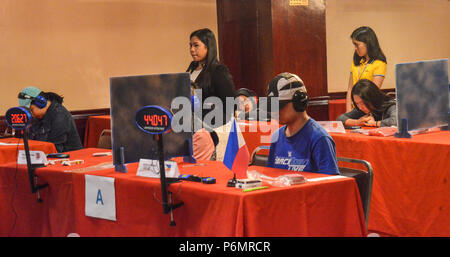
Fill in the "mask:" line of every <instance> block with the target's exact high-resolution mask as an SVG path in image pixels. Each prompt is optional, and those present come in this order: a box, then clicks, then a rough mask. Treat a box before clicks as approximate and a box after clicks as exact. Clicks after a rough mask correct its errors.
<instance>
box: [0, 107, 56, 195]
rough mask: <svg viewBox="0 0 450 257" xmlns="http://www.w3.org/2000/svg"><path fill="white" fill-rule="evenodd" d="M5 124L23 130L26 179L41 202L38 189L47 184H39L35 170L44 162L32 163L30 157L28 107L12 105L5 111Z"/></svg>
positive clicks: (29, 117) (29, 113) (30, 117)
mask: <svg viewBox="0 0 450 257" xmlns="http://www.w3.org/2000/svg"><path fill="white" fill-rule="evenodd" d="M5 118H6V124H8V126H9V127H11V128H12V129H14V130H17V131H23V133H22V134H23V135H22V138H23V145H24V148H25V158H26V161H27V170H28V179H29V181H30V187H31V193H33V194H34V193H37V201H38V202H39V203H40V202H42V199H41V196H40V194H39V190H40V189H42V188H45V187H47V186H48V184H47V183H46V184H43V185H39V184H38V180H37V178H38V177H37V176H36V175H35V170H36V169H37V168H40V167H44V166H45V165H44V164H32V163H31V157H30V147H29V145H28V128H29V126H30V124H31V119H32V115H31V112H30V111H29V110H28V109H25V108H23V107H13V108H11V109H9V110H8V111H6V115H5Z"/></svg>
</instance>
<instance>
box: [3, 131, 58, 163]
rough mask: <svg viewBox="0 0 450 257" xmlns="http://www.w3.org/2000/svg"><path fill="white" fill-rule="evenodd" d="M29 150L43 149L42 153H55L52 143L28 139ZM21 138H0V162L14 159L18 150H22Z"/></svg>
mask: <svg viewBox="0 0 450 257" xmlns="http://www.w3.org/2000/svg"><path fill="white" fill-rule="evenodd" d="M28 146H29V148H30V150H34V151H43V152H44V153H46V154H48V153H56V152H57V151H56V147H55V145H54V144H53V143H49V142H43V141H35V140H28ZM23 149H24V145H23V140H22V139H21V138H13V137H11V138H0V164H2V163H7V162H11V161H16V160H17V156H18V154H19V150H23Z"/></svg>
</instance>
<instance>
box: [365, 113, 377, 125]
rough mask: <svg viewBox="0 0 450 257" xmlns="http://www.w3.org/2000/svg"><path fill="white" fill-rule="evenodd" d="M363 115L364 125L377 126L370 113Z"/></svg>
mask: <svg viewBox="0 0 450 257" xmlns="http://www.w3.org/2000/svg"><path fill="white" fill-rule="evenodd" d="M365 117H367V118H366V119H365V121H364V126H368V127H377V122H376V121H375V119H374V118H373V116H372V115H366V116H365Z"/></svg>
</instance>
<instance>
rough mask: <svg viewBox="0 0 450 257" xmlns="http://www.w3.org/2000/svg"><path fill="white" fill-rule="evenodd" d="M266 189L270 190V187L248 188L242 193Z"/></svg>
mask: <svg viewBox="0 0 450 257" xmlns="http://www.w3.org/2000/svg"><path fill="white" fill-rule="evenodd" d="M266 188H269V186H262V187H254V188H247V189H244V190H242V192H251V191H255V190H260V189H266Z"/></svg>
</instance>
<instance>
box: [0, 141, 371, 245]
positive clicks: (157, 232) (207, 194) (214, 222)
mask: <svg viewBox="0 0 450 257" xmlns="http://www.w3.org/2000/svg"><path fill="white" fill-rule="evenodd" d="M104 151H105V149H95V148H88V149H82V150H78V151H73V152H70V154H71V159H84V160H85V163H84V164H80V165H77V166H61V165H58V164H56V165H53V166H48V167H44V168H39V169H37V170H36V174H37V176H38V178H39V183H45V182H46V183H48V184H49V187H48V188H45V189H43V190H41V191H40V196H41V198H42V199H43V202H42V203H38V202H37V201H36V195H35V194H31V193H30V192H29V186H28V184H27V183H28V181H27V179H26V169H25V167H24V166H25V165H19V167H18V169H17V170H16V165H15V164H14V163H8V164H3V165H0V201H1V202H3V203H8V204H5V205H4V206H3V207H2V208H1V209H0V236H66V235H68V234H70V233H77V234H79V235H80V236H83V237H84V236H163V237H169V236H239V237H240V236H366V234H367V231H366V227H365V221H364V214H363V211H362V207H361V201H360V199H359V193H358V189H357V186H356V183H355V182H354V180H353V179H350V178H346V177H340V176H337V177H336V176H334V177H333V176H329V175H323V174H316V173H307V172H302V173H301V174H303V175H304V176H305V177H306V178H308V179H314V178H328V179H324V180H320V181H308V182H307V183H305V184H300V185H294V186H290V187H270V188H268V189H265V190H259V191H253V192H247V193H244V192H242V190H241V189H237V188H230V187H227V186H226V184H227V181H228V180H229V179H230V178H232V174H231V172H230V171H229V170H227V169H226V167H225V166H224V165H223V164H222V163H221V162H213V161H203V162H199V163H197V164H195V165H193V164H187V163H183V162H182V160H181V158H179V159H178V160H177V162H178V165H179V169H180V172H181V173H182V174H193V175H198V176H212V177H215V178H216V180H217V183H216V184H211V185H207V184H201V183H196V182H190V181H183V182H180V183H175V184H172V185H170V186H169V190H170V191H171V192H173V195H174V202H175V203H177V202H178V201H183V202H184V205H183V206H181V207H179V208H177V209H175V210H174V219H175V222H176V226H174V227H172V226H169V215H168V214H163V211H162V207H161V203H160V199H161V189H160V182H159V179H156V178H146V177H140V176H136V170H137V163H133V164H128V173H120V172H115V171H114V170H113V169H104V170H97V171H87V172H81V171H80V170H78V171H77V170H76V169H80V168H83V167H91V166H93V165H96V164H98V163H107V162H111V161H112V158H111V156H106V157H92V154H93V153H95V152H104ZM253 169H254V170H257V171H259V172H261V173H263V174H265V175H268V176H272V177H275V176H278V175H281V174H286V173H287V171H285V170H279V169H271V168H266V167H257V166H251V167H250V168H249V170H253ZM70 170H72V171H70ZM86 174H90V175H96V176H105V177H112V178H114V179H115V182H114V187H115V196H116V217H117V220H116V221H110V220H104V219H99V218H92V217H88V216H86V215H85V192H84V191H85V175H86Z"/></svg>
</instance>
